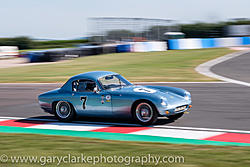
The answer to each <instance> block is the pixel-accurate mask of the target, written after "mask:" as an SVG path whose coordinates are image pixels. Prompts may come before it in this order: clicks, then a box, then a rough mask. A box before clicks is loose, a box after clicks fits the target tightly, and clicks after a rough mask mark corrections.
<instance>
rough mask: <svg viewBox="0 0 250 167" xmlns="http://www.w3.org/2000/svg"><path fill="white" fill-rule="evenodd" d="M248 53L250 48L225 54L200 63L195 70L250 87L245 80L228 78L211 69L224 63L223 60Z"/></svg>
mask: <svg viewBox="0 0 250 167" xmlns="http://www.w3.org/2000/svg"><path fill="white" fill-rule="evenodd" d="M246 53H250V50H244V51H241V52H236V53H231V54H228V55H225V56H222V57H219V58H216V59H213V60H210V61H208V62H205V63H203V64H200V65H199V66H197V67H196V68H195V70H196V71H197V72H198V73H200V74H203V75H205V76H208V77H211V78H216V79H219V80H222V81H225V82H230V83H235V84H239V85H244V86H248V87H250V83H247V82H243V81H238V80H235V79H231V78H227V77H224V76H220V75H217V74H215V73H213V72H212V71H211V68H212V67H213V66H214V65H216V64H219V63H222V62H224V61H227V60H229V59H232V58H235V57H238V56H241V55H243V54H246Z"/></svg>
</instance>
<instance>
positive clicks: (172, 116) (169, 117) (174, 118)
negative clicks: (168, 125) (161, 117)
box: [167, 112, 184, 120]
mask: <svg viewBox="0 0 250 167" xmlns="http://www.w3.org/2000/svg"><path fill="white" fill-rule="evenodd" d="M183 114H184V113H183V112H182V113H178V114H175V115H170V116H167V117H168V119H170V120H177V119H179V118H180V117H182V116H183Z"/></svg>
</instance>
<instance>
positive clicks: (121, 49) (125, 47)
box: [116, 44, 131, 53]
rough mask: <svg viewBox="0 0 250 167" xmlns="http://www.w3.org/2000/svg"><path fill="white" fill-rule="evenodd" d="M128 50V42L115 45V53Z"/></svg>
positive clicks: (129, 49) (129, 46) (129, 47)
mask: <svg viewBox="0 0 250 167" xmlns="http://www.w3.org/2000/svg"><path fill="white" fill-rule="evenodd" d="M130 51H131V45H130V44H122V45H117V47H116V52H117V53H122V52H130Z"/></svg>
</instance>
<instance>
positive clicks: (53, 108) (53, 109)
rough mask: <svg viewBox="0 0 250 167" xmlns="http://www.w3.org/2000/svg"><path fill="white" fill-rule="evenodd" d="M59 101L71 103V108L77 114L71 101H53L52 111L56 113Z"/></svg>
mask: <svg viewBox="0 0 250 167" xmlns="http://www.w3.org/2000/svg"><path fill="white" fill-rule="evenodd" d="M59 101H65V102H67V103H69V105H70V106H71V108H72V109H73V112H75V114H76V109H75V107H74V106H73V104H72V103H71V102H70V101H68V100H55V101H53V102H52V111H53V112H55V107H56V104H57V103H58V102H59Z"/></svg>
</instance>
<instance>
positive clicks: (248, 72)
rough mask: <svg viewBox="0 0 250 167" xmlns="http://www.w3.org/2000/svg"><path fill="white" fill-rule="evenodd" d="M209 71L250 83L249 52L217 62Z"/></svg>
mask: <svg viewBox="0 0 250 167" xmlns="http://www.w3.org/2000/svg"><path fill="white" fill-rule="evenodd" d="M211 71H212V72H214V73H216V74H218V75H221V76H224V77H227V78H231V79H235V80H239V81H244V82H248V83H250V53H247V54H244V55H241V56H239V57H236V58H232V59H230V60H227V61H224V62H222V63H219V64H217V65H215V66H213V67H212V68H211Z"/></svg>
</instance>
